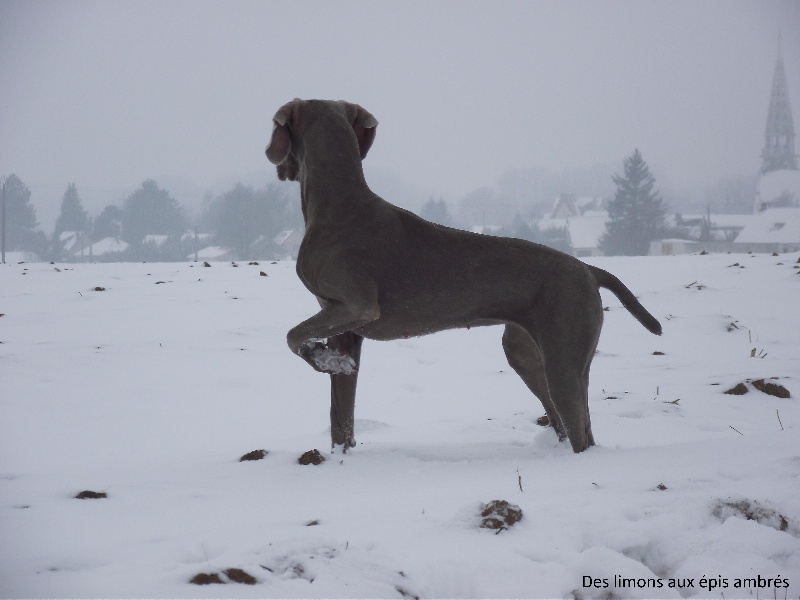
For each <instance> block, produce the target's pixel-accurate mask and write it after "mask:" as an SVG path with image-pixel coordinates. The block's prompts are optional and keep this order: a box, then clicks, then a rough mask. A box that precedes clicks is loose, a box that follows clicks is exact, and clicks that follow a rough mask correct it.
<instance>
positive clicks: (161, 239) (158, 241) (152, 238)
mask: <svg viewBox="0 0 800 600" xmlns="http://www.w3.org/2000/svg"><path fill="white" fill-rule="evenodd" d="M168 238H169V236H168V235H155V234H150V235H146V236H144V239H143V240H142V243H144V244H154V245H156V246H163V245H164V243H165V242H166V241H167V239H168Z"/></svg>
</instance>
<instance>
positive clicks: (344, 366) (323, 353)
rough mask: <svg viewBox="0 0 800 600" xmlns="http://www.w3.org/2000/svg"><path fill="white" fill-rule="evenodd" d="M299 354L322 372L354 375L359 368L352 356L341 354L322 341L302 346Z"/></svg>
mask: <svg viewBox="0 0 800 600" xmlns="http://www.w3.org/2000/svg"><path fill="white" fill-rule="evenodd" d="M299 354H300V356H302V357H303V358H304V359H306V361H307V362H308V363H309V364H310V365H311V366H312V367H314V368H315V369H316V370H317V371H319V372H320V373H329V374H332V375H352V374H353V373H355V372H356V371H357V370H358V366H357V365H356V361H355V360H353V357H352V356H350V355H349V354H340V353H339V352H336V351H335V350H331V349H330V348H328V346H326V345H325V344H322V343H320V342H312V343H311V344H306V345H304V346H301V348H300V353H299Z"/></svg>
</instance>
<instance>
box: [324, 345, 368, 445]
mask: <svg viewBox="0 0 800 600" xmlns="http://www.w3.org/2000/svg"><path fill="white" fill-rule="evenodd" d="M363 341H364V338H363V337H361V336H360V335H358V334H355V333H353V332H352V331H348V332H347V333H342V334H340V335H337V336H334V337H332V338H329V339H328V347H329V348H331V349H332V350H334V351H336V352H340V353H342V354H346V355H348V356H350V357H352V359H353V360H354V361H355V367H356V371H355V372H353V373H352V374H350V375H334V374H331V448H335V447H336V446H342V451H343V452H347V450H348V449H349V448H352V447H354V446H355V445H356V440H355V431H354V424H355V404H356V383H357V382H358V368H359V363H360V362H361V344H362V342H363Z"/></svg>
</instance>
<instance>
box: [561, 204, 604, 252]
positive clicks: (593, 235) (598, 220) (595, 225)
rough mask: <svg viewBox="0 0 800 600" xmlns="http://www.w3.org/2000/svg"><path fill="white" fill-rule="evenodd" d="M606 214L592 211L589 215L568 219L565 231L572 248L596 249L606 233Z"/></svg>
mask: <svg viewBox="0 0 800 600" xmlns="http://www.w3.org/2000/svg"><path fill="white" fill-rule="evenodd" d="M607 221H608V213H607V212H604V211H592V214H591V215H588V214H586V215H584V216H582V217H570V218H569V224H568V225H567V230H568V231H569V239H570V242H571V244H572V247H573V248H576V249H577V248H597V243H598V241H599V240H600V236H602V235H603V234H604V233H605V231H606V222H607Z"/></svg>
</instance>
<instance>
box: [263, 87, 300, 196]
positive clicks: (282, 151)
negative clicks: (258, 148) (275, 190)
mask: <svg viewBox="0 0 800 600" xmlns="http://www.w3.org/2000/svg"><path fill="white" fill-rule="evenodd" d="M298 108H299V100H298V99H294V100H292V101H291V102H288V103H286V104H284V105H283V106H281V107H280V108H279V109H278V112H276V113H275V116H274V117H272V137H271V138H270V140H269V144H267V150H266V154H267V158H268V159H269V161H270V162H271V163H272V164H273V165H277V166H278V178H279V179H281V180H284V179H287V178H288V179H290V180H292V181H293V180H294V175H296V174H297V168H296V162H297V161H296V160H289V161H288V162H294V163H295V167H294V168H292V166H291V165H287V164H285V163H286V162H287V159H293V157H291V156H290V155H289V153H290V152H291V150H292V137H291V134H290V132H289V123H293V124H294V121H296V120H297V118H298V116H299V115H298V114H297V113H298Z"/></svg>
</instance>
